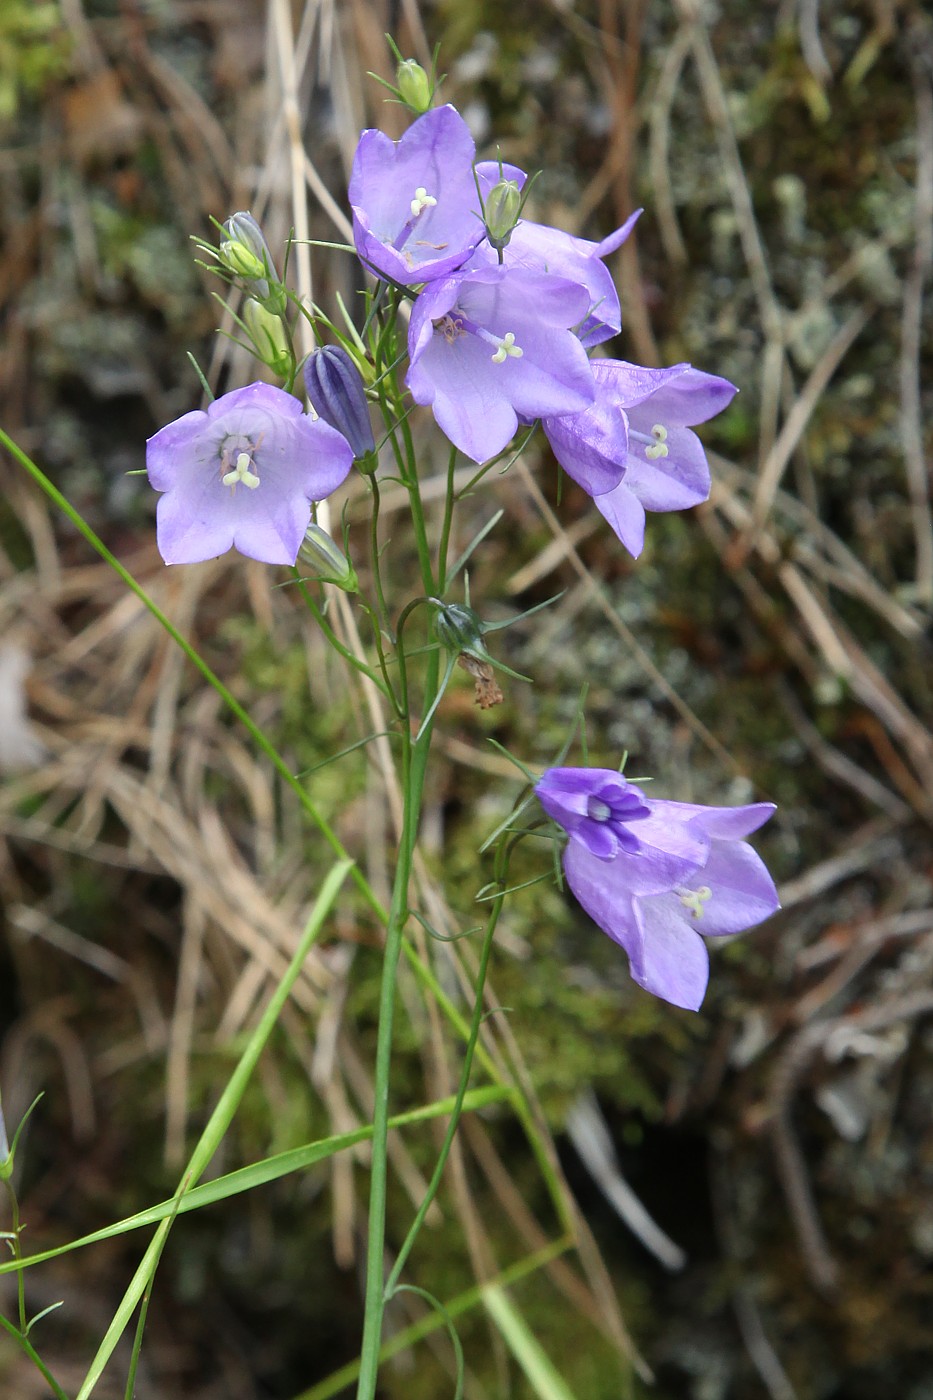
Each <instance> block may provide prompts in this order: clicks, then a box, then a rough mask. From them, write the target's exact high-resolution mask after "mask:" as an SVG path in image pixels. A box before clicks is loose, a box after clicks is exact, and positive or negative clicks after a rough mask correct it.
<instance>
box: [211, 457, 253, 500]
mask: <svg viewBox="0 0 933 1400" xmlns="http://www.w3.org/2000/svg"><path fill="white" fill-rule="evenodd" d="M252 465H253V459H252V457H251V456H250V455H249V453H248V452H238V453H237V459H236V466H235V467H234V469H233V471H231V472H225V473H224V475H223V476H222V477H221V478H220V479H221V481H222V482H223V484H224V486H236V484H237V482H238V481H242V483H243V485H244V486H248V487H249V489H250V491H255V490H256V487H257V486H258V485H259V477H258V476H257V475H256V473H255V472H254V471H252V470H251V468H252Z"/></svg>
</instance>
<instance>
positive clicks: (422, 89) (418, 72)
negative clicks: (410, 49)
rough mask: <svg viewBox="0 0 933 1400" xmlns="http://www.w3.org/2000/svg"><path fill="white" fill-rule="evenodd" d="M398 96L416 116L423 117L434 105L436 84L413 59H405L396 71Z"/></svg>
mask: <svg viewBox="0 0 933 1400" xmlns="http://www.w3.org/2000/svg"><path fill="white" fill-rule="evenodd" d="M395 82H396V85H397V87H398V95H399V97H400V98H401V99H402V101H403V102H404V103H405V106H406V107H407V108H408V109H409V110H410V111H412V112H414V114H415V116H417V117H421V116H423V115H424V113H425V112H427V111H430V109H431V107H432V106H433V105H434V84H433V83H432V82H431V79H430V78H429V77H428V75H427V73H426V72H425V71H424V69H423V68H422V67H421V64H420V63H416V62H415V60H414V59H413V58H406V59H403V60H402V62H401V63H400V64H399V66H398V68H397V69H396V73H395Z"/></svg>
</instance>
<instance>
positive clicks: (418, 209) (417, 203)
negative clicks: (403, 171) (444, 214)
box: [410, 185, 437, 219]
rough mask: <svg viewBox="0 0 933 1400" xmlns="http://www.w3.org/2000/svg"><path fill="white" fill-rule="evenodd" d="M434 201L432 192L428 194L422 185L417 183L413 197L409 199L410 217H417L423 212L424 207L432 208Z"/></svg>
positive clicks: (435, 201)
mask: <svg viewBox="0 0 933 1400" xmlns="http://www.w3.org/2000/svg"><path fill="white" fill-rule="evenodd" d="M436 203H437V200H436V199H435V198H434V196H433V194H428V192H427V190H426V189H425V187H424V185H419V186H418V188H417V189H416V190H415V197H414V199H413V200H412V201H411V205H410V208H411V217H412V218H413V219H417V217H418V215H419V214H421V213H423V211H424V210H425V209H433V208H434V206H435V204H436Z"/></svg>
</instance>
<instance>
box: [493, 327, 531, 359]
mask: <svg viewBox="0 0 933 1400" xmlns="http://www.w3.org/2000/svg"><path fill="white" fill-rule="evenodd" d="M524 353H525V352H524V350H522V348H521V347H520V346H518V345H516V344H515V336H514V335H513V334H512V332H511V331H507V332H506V334H505V335H504V336H503V337H502V339H501V340H500V342H499V349H498V350H497V351H496V353H495V354H494V355H493V357H492V362H493V364H494V365H501V364H504V363H505V358H506V356H507V355H511V357H512V358H513V359H515V360H520V359H521V357H522V355H524Z"/></svg>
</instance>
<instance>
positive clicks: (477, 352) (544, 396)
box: [406, 267, 595, 462]
mask: <svg viewBox="0 0 933 1400" xmlns="http://www.w3.org/2000/svg"><path fill="white" fill-rule="evenodd" d="M588 306H589V293H588V292H587V290H586V288H585V287H583V286H580V285H579V284H578V283H576V282H568V281H567V280H566V279H564V278H560V277H547V276H543V275H542V274H540V273H535V272H528V271H526V270H524V269H522V268H509V267H483V268H478V269H476V270H475V271H472V272H468V273H464V274H461V275H459V276H456V277H449V278H446V279H445V280H444V281H442V282H432V283H431V284H430V285H429V286H428V287H426V288H425V289H424V291H422V293H421V295H420V296H419V297H418V299H417V301H416V302H415V305H414V308H413V310H412V314H411V323H410V325H409V329H408V354H409V360H410V364H409V370H408V376H407V380H406V382H407V384H408V387H409V389H410V390H411V395H412V398H413V399H414V400H415V402H416V403H419V404H430V405H431V406H432V408H433V410H434V417H435V418H436V419H437V422H438V424H439V426H440V427H441V428H442V429H443V431H444V432H445V433H446V434H447V436H448V438H449V439H450V441H451V442H452V443H453V444H454V446H455V447H459V449H460V451H461V452H464V453H466V455H467V456H468V457H472V459H473V461H474V462H485V461H487V460H488V459H489V458H490V457H494V456H495V455H496V453H497V452H501V451H502V449H503V448H504V447H505V446H506V444H507V443H508V442H509V440H510V438H511V437H512V436H513V434H514V433H515V430H516V428H517V427H518V422H519V418H520V417H521V418H523V419H526V420H530V419H533V418H539V417H543V416H544V415H546V414H554V413H577V412H580V411H581V410H582V409H584V408H586V406H587V405H588V404H589V403H591V402H592V400H593V395H594V393H595V389H594V385H593V376H592V373H591V371H590V364H589V361H588V360H587V357H586V351H585V350H584V349H583V347H582V345H581V344H580V342H579V340H578V339H577V337H576V336H575V335H574V334H573V332H572V330H571V329H570V327H572V326H575V325H576V324H577V323H578V322H579V321H580V320H581V319H582V317H583V316H585V315H586V312H587V309H588Z"/></svg>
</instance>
